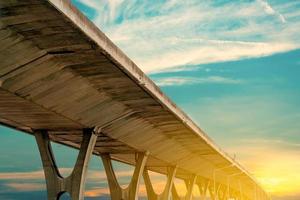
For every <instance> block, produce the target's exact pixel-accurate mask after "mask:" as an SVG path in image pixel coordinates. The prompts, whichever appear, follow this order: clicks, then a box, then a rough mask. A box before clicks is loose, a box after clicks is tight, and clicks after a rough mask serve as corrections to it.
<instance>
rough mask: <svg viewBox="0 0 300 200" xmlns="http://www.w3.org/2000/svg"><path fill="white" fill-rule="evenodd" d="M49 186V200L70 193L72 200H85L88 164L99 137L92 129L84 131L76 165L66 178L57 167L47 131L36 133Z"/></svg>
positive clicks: (55, 199) (56, 199)
mask: <svg viewBox="0 0 300 200" xmlns="http://www.w3.org/2000/svg"><path fill="white" fill-rule="evenodd" d="M35 138H36V142H37V145H38V148H39V151H40V155H41V159H42V163H43V168H44V173H45V178H46V185H47V193H48V200H58V199H59V197H60V196H61V195H62V194H63V193H65V192H68V193H69V194H70V196H71V198H72V200H83V197H84V186H85V179H86V172H87V169H88V163H89V161H90V157H91V155H92V153H93V150H94V146H95V143H96V140H97V135H96V134H95V133H94V132H93V130H92V129H84V130H83V136H82V142H81V146H80V150H79V154H78V157H77V161H76V164H75V166H74V169H73V171H72V173H71V174H70V176H68V177H66V178H64V177H63V176H62V175H61V174H60V173H59V169H58V167H57V165H56V162H55V158H54V155H53V152H52V148H51V143H50V139H49V135H48V131H46V130H37V131H35Z"/></svg>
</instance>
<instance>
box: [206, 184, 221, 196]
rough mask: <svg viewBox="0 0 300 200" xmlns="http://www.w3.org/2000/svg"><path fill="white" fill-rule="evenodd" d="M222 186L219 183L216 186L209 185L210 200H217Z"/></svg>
mask: <svg viewBox="0 0 300 200" xmlns="http://www.w3.org/2000/svg"><path fill="white" fill-rule="evenodd" d="M220 186H221V185H220V184H219V183H214V184H211V185H209V187H208V191H209V195H210V199H212V200H217V198H218V191H219V189H220Z"/></svg>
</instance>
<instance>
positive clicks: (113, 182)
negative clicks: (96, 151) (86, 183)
mask: <svg viewBox="0 0 300 200" xmlns="http://www.w3.org/2000/svg"><path fill="white" fill-rule="evenodd" d="M147 157H148V152H146V153H138V157H137V161H136V166H135V169H134V172H133V176H132V179H131V181H130V184H129V186H128V187H127V188H126V189H122V188H121V186H120V185H119V183H118V180H117V178H116V175H115V172H114V170H113V167H112V163H111V157H110V155H109V154H103V155H101V159H102V162H103V165H104V169H105V172H106V176H107V180H108V185H109V190H110V195H111V199H112V200H121V199H122V200H136V199H137V193H138V187H139V182H140V180H141V177H142V173H143V171H144V168H145V165H146V161H147Z"/></svg>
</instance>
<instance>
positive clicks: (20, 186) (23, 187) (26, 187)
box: [5, 183, 46, 192]
mask: <svg viewBox="0 0 300 200" xmlns="http://www.w3.org/2000/svg"><path fill="white" fill-rule="evenodd" d="M5 186H6V187H8V188H10V189H11V190H13V191H18V192H27V191H42V190H45V189H46V186H45V184H42V183H6V184H5Z"/></svg>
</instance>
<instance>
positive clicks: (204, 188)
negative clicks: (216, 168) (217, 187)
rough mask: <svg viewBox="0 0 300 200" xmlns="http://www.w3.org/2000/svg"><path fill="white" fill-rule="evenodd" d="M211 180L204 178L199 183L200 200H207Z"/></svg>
mask: <svg viewBox="0 0 300 200" xmlns="http://www.w3.org/2000/svg"><path fill="white" fill-rule="evenodd" d="M209 184H210V182H209V181H208V180H203V181H201V182H200V183H198V184H197V186H198V188H199V192H200V200H205V199H206V193H207V190H208V186H209Z"/></svg>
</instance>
